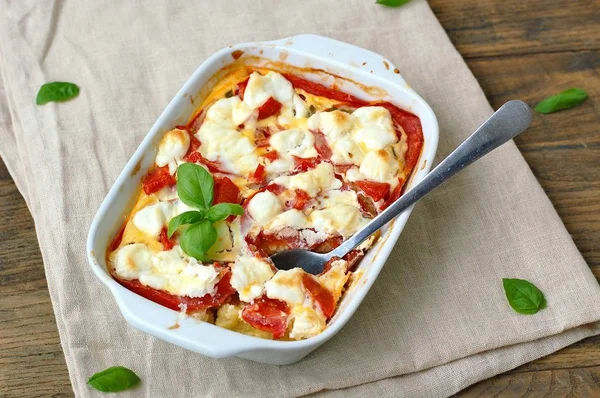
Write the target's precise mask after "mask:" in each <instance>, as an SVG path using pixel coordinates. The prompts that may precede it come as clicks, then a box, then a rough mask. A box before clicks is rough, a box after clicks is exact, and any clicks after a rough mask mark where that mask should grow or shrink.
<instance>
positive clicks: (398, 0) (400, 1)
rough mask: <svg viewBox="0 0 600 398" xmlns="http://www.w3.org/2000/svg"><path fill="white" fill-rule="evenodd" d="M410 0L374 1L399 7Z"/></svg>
mask: <svg viewBox="0 0 600 398" xmlns="http://www.w3.org/2000/svg"><path fill="white" fill-rule="evenodd" d="M409 1H410V0H377V1H376V2H375V3H377V4H381V5H382V6H387V7H400V6H403V5H404V4H406V3H408V2H409Z"/></svg>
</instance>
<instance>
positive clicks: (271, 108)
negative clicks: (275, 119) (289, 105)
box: [258, 97, 281, 120]
mask: <svg viewBox="0 0 600 398" xmlns="http://www.w3.org/2000/svg"><path fill="white" fill-rule="evenodd" d="M280 110H281V104H280V103H279V102H277V100H276V99H275V98H273V97H270V98H269V99H268V100H267V102H265V103H264V104H262V105H261V106H260V107H259V108H258V120H263V119H266V118H268V117H271V116H273V115H276V114H277V113H279V111H280Z"/></svg>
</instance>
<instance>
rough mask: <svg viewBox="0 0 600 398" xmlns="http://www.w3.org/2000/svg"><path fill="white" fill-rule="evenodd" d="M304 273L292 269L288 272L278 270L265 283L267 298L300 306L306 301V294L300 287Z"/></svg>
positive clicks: (302, 287) (297, 269) (301, 286)
mask: <svg viewBox="0 0 600 398" xmlns="http://www.w3.org/2000/svg"><path fill="white" fill-rule="evenodd" d="M303 274H304V271H302V270H301V269H300V268H293V269H291V270H288V271H284V270H279V271H277V273H275V275H274V276H273V277H272V278H271V279H270V280H269V281H267V282H266V283H265V291H266V293H267V297H269V298H272V299H278V300H282V301H285V302H286V303H288V304H290V305H294V304H302V303H304V301H305V300H306V293H305V291H304V286H303V285H302V275H303Z"/></svg>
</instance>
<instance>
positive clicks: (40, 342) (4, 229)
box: [0, 161, 73, 397]
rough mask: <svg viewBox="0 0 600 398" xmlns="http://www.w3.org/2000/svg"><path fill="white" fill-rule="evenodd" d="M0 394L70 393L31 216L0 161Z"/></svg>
mask: <svg viewBox="0 0 600 398" xmlns="http://www.w3.org/2000/svg"><path fill="white" fill-rule="evenodd" d="M0 220H2V222H1V223H0V396H2V397H49V396H52V397H68V396H72V395H73V392H72V389H71V383H70V381H69V376H68V373H67V366H66V363H65V359H64V355H63V352H62V350H61V347H60V341H59V338H58V330H57V328H56V322H55V320H54V313H53V312H52V305H51V303H50V296H49V295H48V287H47V284H46V278H45V275H44V265H43V263H42V258H41V254H40V250H39V248H38V242H37V238H36V235H35V229H34V226H33V220H32V218H31V215H30V213H29V210H28V209H27V206H26V205H25V201H24V200H23V198H22V197H21V194H20V193H19V191H18V190H17V187H16V186H15V184H14V182H13V181H12V178H11V177H10V175H9V174H8V171H7V170H6V166H5V165H4V163H3V162H1V161H0Z"/></svg>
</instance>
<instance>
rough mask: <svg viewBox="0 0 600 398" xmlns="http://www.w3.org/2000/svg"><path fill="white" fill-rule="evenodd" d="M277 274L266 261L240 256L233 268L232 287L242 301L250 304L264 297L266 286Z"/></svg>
mask: <svg viewBox="0 0 600 398" xmlns="http://www.w3.org/2000/svg"><path fill="white" fill-rule="evenodd" d="M274 274H275V273H274V272H273V269H272V268H271V265H269V264H268V263H267V262H266V261H264V260H261V259H259V258H257V257H254V256H240V257H238V258H237V259H236V260H235V263H233V265H232V266H231V286H233V288H234V289H235V290H237V292H238V293H239V296H240V300H242V301H245V302H250V301H252V300H253V299H255V298H256V297H258V296H260V295H262V293H263V290H264V284H265V282H266V281H268V280H269V279H271V277H272V276H273V275H274Z"/></svg>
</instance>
